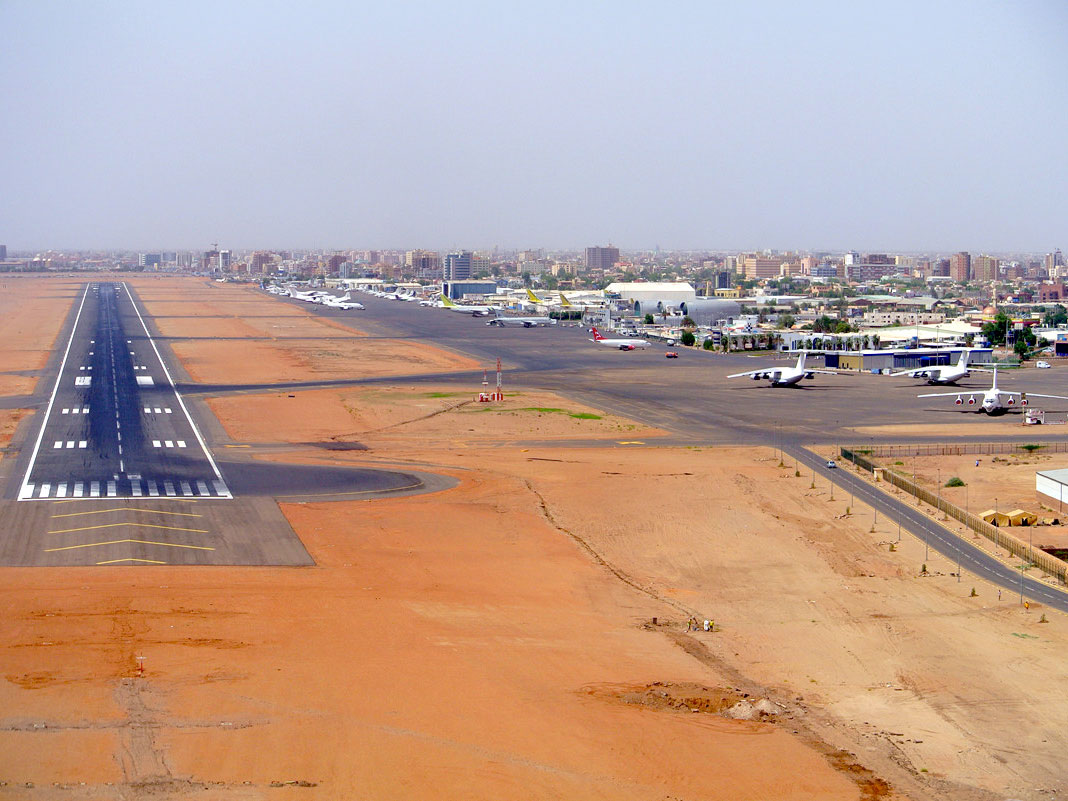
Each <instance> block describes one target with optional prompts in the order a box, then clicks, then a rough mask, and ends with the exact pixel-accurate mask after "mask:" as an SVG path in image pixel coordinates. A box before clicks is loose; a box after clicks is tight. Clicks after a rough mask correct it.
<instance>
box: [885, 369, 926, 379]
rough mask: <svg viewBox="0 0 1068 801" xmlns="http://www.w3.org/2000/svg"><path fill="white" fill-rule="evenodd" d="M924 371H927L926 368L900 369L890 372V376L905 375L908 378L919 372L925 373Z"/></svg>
mask: <svg viewBox="0 0 1068 801" xmlns="http://www.w3.org/2000/svg"><path fill="white" fill-rule="evenodd" d="M926 372H928V371H927V368H922V369H920V370H902V371H901V372H900V373H890V377H891V378H898V377H899V376H903V375H906V376H908V377H909V378H915V377H916V376H918V375H919V374H920V373H926Z"/></svg>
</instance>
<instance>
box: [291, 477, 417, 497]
mask: <svg viewBox="0 0 1068 801" xmlns="http://www.w3.org/2000/svg"><path fill="white" fill-rule="evenodd" d="M421 486H423V482H422V481H417V482H415V483H414V484H408V485H407V486H404V487H388V488H386V489H382V490H359V491H358V492H315V493H304V494H301V495H275V497H276V498H333V497H336V496H340V495H367V494H368V493H371V492H400V491H401V490H406V489H413V488H415V487H421Z"/></svg>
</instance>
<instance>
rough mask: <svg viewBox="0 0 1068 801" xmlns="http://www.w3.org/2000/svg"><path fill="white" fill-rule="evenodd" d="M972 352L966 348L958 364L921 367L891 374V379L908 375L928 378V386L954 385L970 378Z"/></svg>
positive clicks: (961, 353)
mask: <svg viewBox="0 0 1068 801" xmlns="http://www.w3.org/2000/svg"><path fill="white" fill-rule="evenodd" d="M970 353H971V352H970V351H969V350H968V349H967V348H965V349H964V350H962V351H961V352H960V359H958V360H957V363H956V364H945V365H940V366H938V367H919V368H917V369H915V370H904V371H903V372H900V373H891V374H890V377H891V378H897V377H899V376H903V375H907V376H908V377H909V378H926V379H927V383H928V384H942V385H944V384H954V383H956V382H957V381H959V380H960V379H962V378H967V377H968V356H969V355H970ZM976 369H979V370H982V371H983V372H984V373H986V372H989V371H988V370H983V368H981V367H979V368H976Z"/></svg>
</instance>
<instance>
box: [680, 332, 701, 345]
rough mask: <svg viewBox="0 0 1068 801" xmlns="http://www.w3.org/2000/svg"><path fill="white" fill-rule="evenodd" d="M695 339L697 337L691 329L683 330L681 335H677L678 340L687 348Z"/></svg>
mask: <svg viewBox="0 0 1068 801" xmlns="http://www.w3.org/2000/svg"><path fill="white" fill-rule="evenodd" d="M696 341H697V337H695V336H694V335H693V332H692V331H683V332H682V336H681V337H679V342H680V343H681V344H683V345H685V346H686V347H688V348H689V347H691V346H692V345H693V343H694V342H696Z"/></svg>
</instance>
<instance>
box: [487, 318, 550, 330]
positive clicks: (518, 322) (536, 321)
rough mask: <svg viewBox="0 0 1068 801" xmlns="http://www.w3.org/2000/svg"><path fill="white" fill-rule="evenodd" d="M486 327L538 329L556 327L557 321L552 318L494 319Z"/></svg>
mask: <svg viewBox="0 0 1068 801" xmlns="http://www.w3.org/2000/svg"><path fill="white" fill-rule="evenodd" d="M486 325H496V326H500V327H501V328H506V327H509V326H522V327H523V328H536V327H538V326H540V325H556V320H554V319H552V318H551V317H494V318H493V319H492V320H490V321H489V322H488V323H486Z"/></svg>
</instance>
